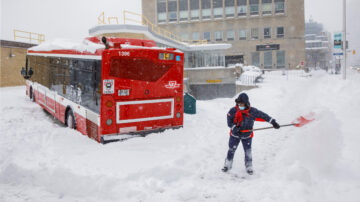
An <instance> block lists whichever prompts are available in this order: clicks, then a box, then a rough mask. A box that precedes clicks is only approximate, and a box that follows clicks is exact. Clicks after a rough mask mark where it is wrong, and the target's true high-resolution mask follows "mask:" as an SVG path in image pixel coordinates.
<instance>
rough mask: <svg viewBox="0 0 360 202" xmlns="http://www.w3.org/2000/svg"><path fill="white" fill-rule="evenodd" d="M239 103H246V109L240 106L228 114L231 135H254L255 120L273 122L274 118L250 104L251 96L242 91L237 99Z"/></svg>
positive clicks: (246, 136)
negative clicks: (241, 108)
mask: <svg viewBox="0 0 360 202" xmlns="http://www.w3.org/2000/svg"><path fill="white" fill-rule="evenodd" d="M235 101H236V102H237V103H238V102H242V103H245V106H246V107H245V109H244V110H240V109H239V107H238V106H235V107H233V108H231V109H230V111H229V113H228V114H227V123H228V126H229V127H230V128H231V135H232V136H235V137H239V138H249V137H252V131H247V130H252V129H253V126H254V122H255V121H267V122H269V123H270V122H271V120H272V118H271V117H270V116H269V115H267V114H266V113H264V112H262V111H260V110H258V109H256V108H254V107H251V106H250V102H249V97H248V96H247V95H246V94H245V93H241V94H240V95H239V97H238V98H237V99H236V100H235Z"/></svg>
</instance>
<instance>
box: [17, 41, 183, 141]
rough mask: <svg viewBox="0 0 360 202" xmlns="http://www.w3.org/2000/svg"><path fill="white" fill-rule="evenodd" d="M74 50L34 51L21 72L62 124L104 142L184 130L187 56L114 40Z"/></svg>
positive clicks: (32, 95) (31, 90)
mask: <svg viewBox="0 0 360 202" xmlns="http://www.w3.org/2000/svg"><path fill="white" fill-rule="evenodd" d="M70 47H73V48H71V49H64V48H59V47H57V46H56V45H55V46H52V45H39V46H36V47H33V48H31V49H29V50H28V52H27V56H26V65H25V67H23V68H22V71H21V73H22V75H23V76H24V78H25V79H26V94H27V95H28V96H29V98H30V99H31V100H32V101H34V102H36V103H38V104H39V105H40V106H41V107H43V108H44V109H45V110H46V111H47V112H49V113H50V114H51V115H53V116H54V117H55V118H57V119H58V120H60V122H62V123H63V124H65V125H66V126H68V127H69V128H72V129H76V130H78V131H79V132H80V133H82V134H84V135H87V136H88V137H90V138H92V139H94V140H96V141H98V142H100V143H107V142H111V141H117V140H123V139H126V138H129V137H133V136H134V135H144V134H148V133H152V132H158V131H163V130H165V129H175V128H180V127H182V126H183V69H184V68H183V65H184V54H183V53H182V52H180V51H178V50H176V49H175V48H160V47H156V43H155V42H154V41H152V40H142V39H127V38H115V37H114V38H105V37H103V38H100V37H88V38H86V39H85V40H84V42H83V43H82V44H80V45H73V46H70ZM94 47H95V48H94Z"/></svg>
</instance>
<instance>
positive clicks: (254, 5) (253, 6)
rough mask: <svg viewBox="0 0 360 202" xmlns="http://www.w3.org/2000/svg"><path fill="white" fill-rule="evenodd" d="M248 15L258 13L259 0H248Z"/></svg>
mask: <svg viewBox="0 0 360 202" xmlns="http://www.w3.org/2000/svg"><path fill="white" fill-rule="evenodd" d="M250 15H259V0H250Z"/></svg>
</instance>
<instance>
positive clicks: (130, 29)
mask: <svg viewBox="0 0 360 202" xmlns="http://www.w3.org/2000/svg"><path fill="white" fill-rule="evenodd" d="M110 33H137V34H144V35H145V36H146V37H148V38H149V39H152V40H154V41H155V42H157V43H161V44H164V45H167V46H170V47H174V48H177V49H179V50H181V51H212V50H225V49H229V48H231V44H226V43H223V44H201V45H190V44H187V43H183V42H178V41H175V40H172V39H169V38H167V37H163V36H161V35H159V34H157V33H154V32H152V31H151V30H150V29H149V27H147V26H142V25H97V26H95V27H93V28H91V29H89V34H90V35H91V36H98V35H103V34H110Z"/></svg>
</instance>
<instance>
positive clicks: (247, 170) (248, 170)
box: [246, 166, 254, 175]
mask: <svg viewBox="0 0 360 202" xmlns="http://www.w3.org/2000/svg"><path fill="white" fill-rule="evenodd" d="M246 172H247V173H248V174H249V175H252V174H254V170H253V168H252V166H248V167H246Z"/></svg>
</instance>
